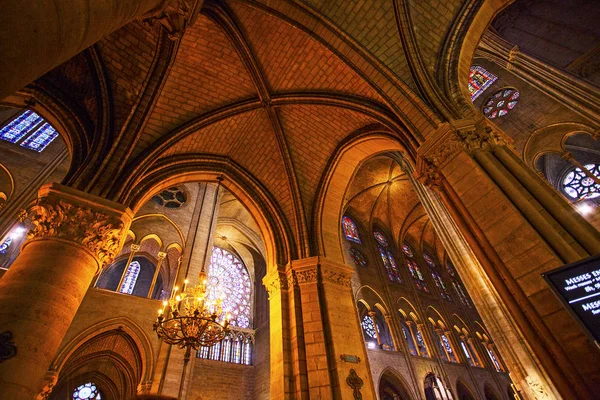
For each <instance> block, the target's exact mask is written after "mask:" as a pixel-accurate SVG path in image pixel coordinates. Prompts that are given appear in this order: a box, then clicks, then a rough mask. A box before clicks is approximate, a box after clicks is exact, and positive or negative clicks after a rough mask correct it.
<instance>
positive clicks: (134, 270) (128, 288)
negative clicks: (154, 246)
mask: <svg viewBox="0 0 600 400" xmlns="http://www.w3.org/2000/svg"><path fill="white" fill-rule="evenodd" d="M140 269H141V266H140V263H139V262H137V261H132V262H131V264H129V266H128V267H127V272H125V277H124V278H123V283H122V284H121V287H120V288H119V292H121V293H125V294H132V293H133V289H134V288H135V284H136V282H137V279H138V276H139V275H140Z"/></svg>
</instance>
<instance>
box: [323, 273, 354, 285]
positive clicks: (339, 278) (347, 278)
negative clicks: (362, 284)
mask: <svg viewBox="0 0 600 400" xmlns="http://www.w3.org/2000/svg"><path fill="white" fill-rule="evenodd" d="M323 281H325V282H330V283H334V284H336V285H341V286H346V287H350V285H351V283H352V274H349V273H344V272H336V271H329V270H325V271H323Z"/></svg>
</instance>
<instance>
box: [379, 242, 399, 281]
mask: <svg viewBox="0 0 600 400" xmlns="http://www.w3.org/2000/svg"><path fill="white" fill-rule="evenodd" d="M373 236H375V240H377V243H378V244H379V245H378V246H377V247H378V249H379V255H380V256H381V260H382V261H383V266H384V267H385V271H386V273H387V276H388V278H389V280H390V281H392V282H398V283H402V278H401V277H400V270H399V269H398V264H396V259H395V258H394V256H393V255H392V252H391V250H390V249H389V247H388V241H387V239H386V238H385V236H383V233H381V232H378V231H375V232H373Z"/></svg>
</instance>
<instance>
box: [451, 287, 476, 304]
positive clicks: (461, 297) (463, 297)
mask: <svg viewBox="0 0 600 400" xmlns="http://www.w3.org/2000/svg"><path fill="white" fill-rule="evenodd" d="M452 286H454V291H456V294H457V295H458V298H459V300H460V302H461V303H462V304H463V305H464V306H466V307H469V308H471V307H473V305H472V304H471V301H470V300H469V297H468V296H467V294H466V293H465V290H464V289H463V287H462V285H461V284H460V283H458V282H456V281H454V282H452Z"/></svg>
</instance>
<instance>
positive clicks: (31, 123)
mask: <svg viewBox="0 0 600 400" xmlns="http://www.w3.org/2000/svg"><path fill="white" fill-rule="evenodd" d="M57 136H58V132H56V130H55V129H54V128H53V127H52V125H50V124H49V123H48V122H46V121H45V120H44V119H43V118H42V117H41V116H39V115H38V114H37V113H35V112H34V111H32V110H26V111H24V112H22V113H21V114H19V116H17V117H16V118H14V119H13V120H12V121H10V122H9V123H8V124H6V125H5V126H4V127H2V129H0V139H2V140H6V141H8V142H10V143H18V142H19V141H21V140H23V139H24V138H25V140H23V141H22V142H21V146H23V147H25V148H28V149H30V150H35V151H37V152H41V151H42V150H44V149H45V148H46V146H48V145H49V144H50V143H51V142H52V141H53V140H54V139H56V137H57Z"/></svg>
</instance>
